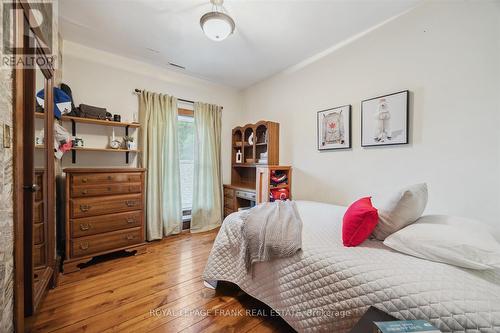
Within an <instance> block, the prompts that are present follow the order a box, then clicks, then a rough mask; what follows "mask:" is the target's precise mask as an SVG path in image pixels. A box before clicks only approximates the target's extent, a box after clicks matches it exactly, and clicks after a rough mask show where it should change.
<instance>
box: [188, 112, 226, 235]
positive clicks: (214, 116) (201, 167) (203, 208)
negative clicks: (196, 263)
mask: <svg viewBox="0 0 500 333" xmlns="http://www.w3.org/2000/svg"><path fill="white" fill-rule="evenodd" d="M194 124H195V131H196V134H195V156H194V180H193V208H192V212H191V232H202V231H207V230H211V229H214V228H216V227H218V226H220V225H221V223H222V170H221V156H220V154H221V107H220V106H217V105H212V104H206V103H195V104H194Z"/></svg>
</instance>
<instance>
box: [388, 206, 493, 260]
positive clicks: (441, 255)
mask: <svg viewBox="0 0 500 333" xmlns="http://www.w3.org/2000/svg"><path fill="white" fill-rule="evenodd" d="M384 244H385V245H386V246H388V247H390V248H392V249H394V250H396V251H399V252H403V253H406V254H409V255H412V256H415V257H419V258H422V259H427V260H431V261H437V262H443V263H446V264H450V265H455V266H459V267H464V268H471V269H495V268H500V243H499V242H497V241H496V240H495V238H493V236H492V235H491V233H490V232H488V229H487V227H486V226H485V225H484V224H482V223H480V222H477V221H474V220H468V219H464V218H456V217H451V216H444V215H428V216H423V217H421V218H420V219H418V221H417V222H415V223H413V224H412V225H409V226H407V227H406V228H404V229H401V230H399V231H398V232H395V233H394V234H392V235H390V236H389V237H387V238H386V239H385V241H384Z"/></svg>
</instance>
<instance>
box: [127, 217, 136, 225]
mask: <svg viewBox="0 0 500 333" xmlns="http://www.w3.org/2000/svg"><path fill="white" fill-rule="evenodd" d="M127 223H128V224H132V223H135V219H134V218H128V219H127Z"/></svg>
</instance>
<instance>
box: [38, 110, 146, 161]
mask: <svg viewBox="0 0 500 333" xmlns="http://www.w3.org/2000/svg"><path fill="white" fill-rule="evenodd" d="M35 118H40V119H43V118H44V113H40V112H37V113H35ZM61 120H62V121H67V122H71V135H73V136H76V124H77V123H80V124H90V125H100V126H111V127H125V135H126V136H128V135H129V132H128V130H129V128H140V127H141V124H139V123H125V122H119V121H110V120H99V119H90V118H82V117H72V116H62V117H61ZM35 148H36V149H43V148H44V146H43V145H36V146H35ZM77 151H101V152H113V153H125V161H126V163H127V164H128V163H129V153H138V152H139V150H128V149H112V148H91V147H73V148H72V149H71V159H72V162H73V163H76V152H77Z"/></svg>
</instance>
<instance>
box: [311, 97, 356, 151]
mask: <svg viewBox="0 0 500 333" xmlns="http://www.w3.org/2000/svg"><path fill="white" fill-rule="evenodd" d="M317 118H318V119H317V121H318V150H331V149H348V148H351V106H350V105H344V106H339V107H337V108H333V109H327V110H323V111H319V112H318V117H317Z"/></svg>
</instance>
